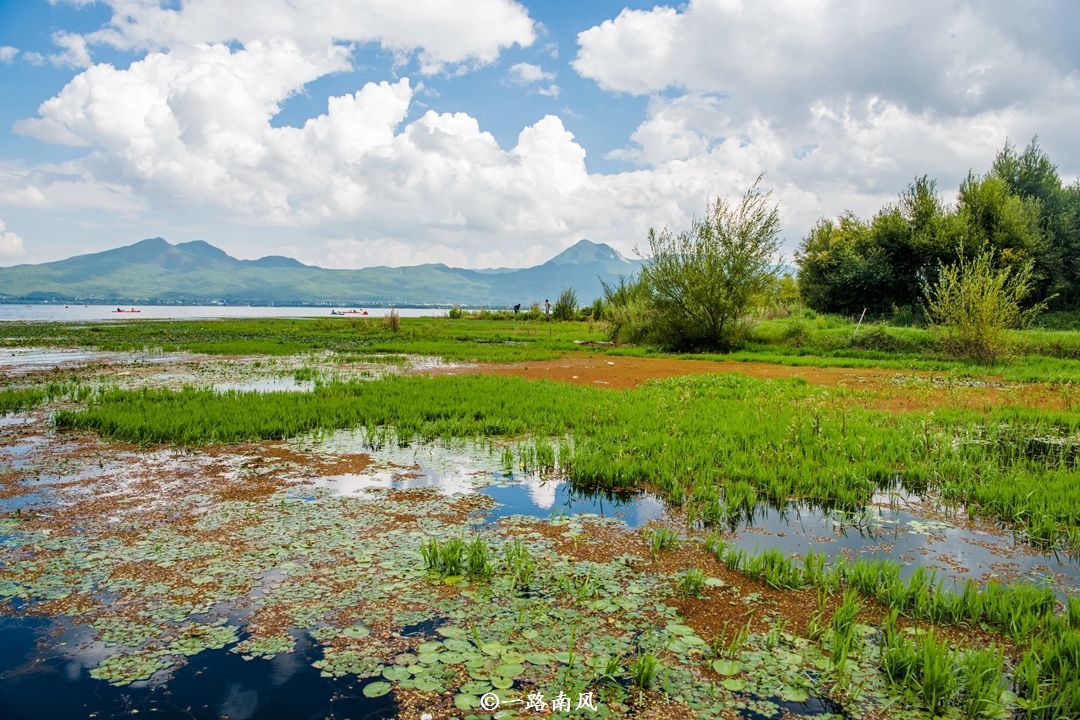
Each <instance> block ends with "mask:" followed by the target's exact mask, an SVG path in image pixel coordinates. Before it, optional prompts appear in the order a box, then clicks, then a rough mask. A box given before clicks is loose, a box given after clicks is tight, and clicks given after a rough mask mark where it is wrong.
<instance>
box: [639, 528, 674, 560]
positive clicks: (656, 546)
mask: <svg viewBox="0 0 1080 720" xmlns="http://www.w3.org/2000/svg"><path fill="white" fill-rule="evenodd" d="M641 536H642V539H644V541H645V546H646V547H648V548H649V552H650V553H652V556H653V557H654V558H655V557H657V556H658V555H659V554H660V553H661V552H664V551H667V550H674V549H676V548H677V547H679V534H678V533H677V532H675V531H674V530H672V529H671V528H666V527H653V528H646V529H645V530H643V531H642V532H641Z"/></svg>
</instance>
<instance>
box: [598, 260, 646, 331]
mask: <svg viewBox="0 0 1080 720" xmlns="http://www.w3.org/2000/svg"><path fill="white" fill-rule="evenodd" d="M603 288H604V319H605V320H606V321H607V323H608V337H610V338H611V339H612V340H614V341H615V342H618V343H647V342H650V341H651V340H652V339H653V337H654V334H655V332H654V328H655V325H656V309H655V307H654V306H653V302H652V290H651V288H650V287H649V285H648V284H647V283H646V282H645V281H644V280H643V279H642V278H641V277H640V276H639V277H637V278H626V277H620V278H619V281H618V283H617V284H614V285H608V284H607V283H604V284H603Z"/></svg>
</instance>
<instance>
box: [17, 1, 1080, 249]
mask: <svg viewBox="0 0 1080 720" xmlns="http://www.w3.org/2000/svg"><path fill="white" fill-rule="evenodd" d="M335 13H336V15H335ZM1078 26H1080V6H1078V5H1077V4H1076V3H1072V2H1069V1H1068V0H1045V1H1044V2H1040V3H1036V4H1033V5H1030V6H1027V7H1024V8H1016V7H1014V4H1013V3H1008V2H1004V0H1001V1H1000V2H998V1H993V2H985V3H970V2H959V1H958V2H930V1H929V0H918V1H917V2H912V3H907V4H904V5H903V6H901V5H898V4H891V3H879V4H858V5H855V6H852V5H851V4H849V3H845V2H842V0H822V2H818V3H804V2H797V1H796V0H778V1H776V2H753V3H751V2H740V1H739V0H692V1H691V2H689V3H684V4H679V5H670V6H669V5H662V4H656V3H651V2H650V3H627V2H587V3H564V2H524V3H521V2H515V1H514V0H461V1H460V2H457V3H445V2H436V1H435V0H416V1H415V2H412V3H409V4H402V3H400V2H390V0H335V1H334V2H330V0H308V2H298V3H288V2H285V0H260V1H259V2H255V0H233V2H230V3H219V2H213V0H177V1H174V2H164V3H162V4H161V5H160V6H158V5H155V4H154V3H153V2H145V1H144V0H102V1H101V2H93V1H88V0H78V1H75V0H55V1H54V2H48V1H46V0H23V1H21V2H13V1H11V0H0V92H2V95H0V97H2V98H3V101H2V102H0V264H15V263H22V262H40V261H47V260H54V259H59V258H62V257H66V256H69V255H72V254H77V253H81V252H92V251H97V250H102V249H106V248H109V247H115V246H117V245H121V244H127V243H130V242H134V241H136V240H139V239H141V238H143V237H148V236H162V237H165V238H167V239H169V240H171V241H174V242H180V241H186V240H191V239H206V240H208V241H210V242H213V243H215V244H217V245H219V246H220V247H222V248H224V249H225V250H227V251H228V252H230V253H232V254H234V255H236V256H239V257H258V256H261V255H265V254H287V255H293V256H295V257H298V258H300V259H302V260H304V261H305V262H310V263H317V264H322V265H328V266H359V265H371V264H411V263H415V262H426V261H443V262H448V263H451V264H459V265H473V266H491V265H528V264H532V263H535V262H539V261H542V260H543V259H545V258H546V257H550V256H551V255H553V254H555V253H556V252H558V251H559V250H561V249H562V248H564V247H566V246H568V245H570V244H572V243H573V242H575V241H576V240H578V239H580V238H582V237H588V238H590V239H593V240H597V241H604V242H608V243H610V244H612V245H613V246H615V247H616V248H617V249H619V250H620V251H623V252H625V253H629V252H631V251H632V249H633V248H634V246H635V245H636V244H638V243H639V242H641V241H642V239H643V238H644V236H645V232H646V230H647V229H648V227H650V226H654V225H655V226H660V225H669V226H673V227H678V226H679V225H681V224H685V223H686V222H687V221H688V220H689V218H690V217H691V216H692V215H693V214H695V213H700V212H701V211H702V210H703V209H704V207H705V205H706V203H707V202H708V201H709V200H710V198H715V197H726V198H731V197H735V196H737V195H739V194H740V193H741V192H742V191H743V190H744V189H745V188H746V187H747V186H748V185H749V184H750V183H751V182H752V181H753V180H754V178H755V177H757V176H758V175H759V174H762V173H764V177H765V179H764V184H765V186H766V187H767V188H768V189H771V190H772V191H773V192H774V197H775V199H776V201H777V202H778V204H779V206H780V209H781V215H782V218H783V224H784V235H785V249H786V251H787V253H788V256H789V257H790V254H791V251H792V250H793V249H794V248H795V247H796V245H797V243H798V241H799V239H800V238H801V237H802V236H803V235H804V234H805V232H806V230H807V229H808V228H809V226H810V225H811V224H812V223H813V222H814V220H816V219H817V218H819V217H822V216H832V215H836V214H839V213H840V212H842V211H844V210H845V209H851V210H854V211H856V212H860V213H869V212H872V211H873V210H874V209H875V208H877V207H879V206H880V205H881V204H882V203H884V202H888V201H890V200H891V199H892V198H894V197H895V195H896V193H897V192H898V191H900V190H901V189H902V187H903V186H904V185H905V184H906V183H907V182H909V181H910V180H911V179H912V178H913V177H915V176H916V175H921V174H923V173H929V174H931V175H933V176H935V177H937V178H938V179H939V182H940V187H941V188H942V189H943V191H944V193H945V195H946V197H947V198H948V196H949V195H950V193H951V192H953V191H954V189H955V187H956V185H957V184H958V183H959V181H960V179H961V178H962V177H963V176H964V175H965V174H966V173H967V171H968V170H969V169H973V170H975V171H976V172H981V171H983V170H985V169H986V168H987V167H988V166H989V163H990V161H991V160H992V157H993V154H994V152H995V151H996V149H997V148H999V147H1000V146H1001V145H1002V143H1004V141H1005V140H1006V139H1007V138H1011V139H1012V140H1013V141H1015V142H1019V143H1021V144H1022V143H1024V142H1026V141H1027V139H1028V138H1029V137H1031V136H1032V135H1034V134H1036V133H1038V134H1039V136H1040V140H1041V143H1042V145H1043V146H1044V148H1046V149H1047V150H1048V151H1049V152H1050V154H1051V157H1052V158H1053V159H1054V160H1055V161H1056V162H1057V163H1058V165H1059V169H1060V170H1061V172H1062V174H1063V175H1065V176H1066V177H1069V178H1072V177H1075V176H1076V175H1077V174H1078V173H1080V150H1078V145H1080V144H1078V143H1076V142H1075V140H1076V135H1075V128H1076V127H1078V126H1080V110H1078V108H1080V101H1078V100H1077V98H1078V95H1080V92H1078V87H1080V72H1078V67H1080V50H1078V49H1077V46H1076V44H1075V43H1074V42H1072V41H1071V40H1070V32H1069V30H1068V29H1069V28H1073V29H1075V28H1076V27H1078Z"/></svg>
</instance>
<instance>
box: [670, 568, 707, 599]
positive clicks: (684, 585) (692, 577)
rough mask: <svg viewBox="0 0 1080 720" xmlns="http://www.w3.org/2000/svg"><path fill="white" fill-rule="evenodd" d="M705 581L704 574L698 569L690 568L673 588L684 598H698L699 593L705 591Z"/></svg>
mask: <svg viewBox="0 0 1080 720" xmlns="http://www.w3.org/2000/svg"><path fill="white" fill-rule="evenodd" d="M705 579H706V578H705V573H703V572H702V571H701V570H700V569H698V568H690V569H689V570H687V571H686V572H684V573H683V574H682V575H680V576H679V580H678V582H677V583H676V584H675V587H676V589H677V590H678V591H679V593H680V594H682V595H685V596H686V597H700V596H701V591H702V590H704V589H705Z"/></svg>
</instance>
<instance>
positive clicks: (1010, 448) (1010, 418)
mask: <svg viewBox="0 0 1080 720" xmlns="http://www.w3.org/2000/svg"><path fill="white" fill-rule="evenodd" d="M828 392H829V391H827V390H825V389H823V388H817V387H813V386H809V385H807V384H806V383H805V382H801V381H798V380H787V381H767V380H757V379H754V378H747V377H741V376H734V375H719V376H696V377H683V378H670V379H667V380H664V381H660V382H654V383H650V384H649V385H646V386H644V387H641V388H638V389H635V390H627V391H619V390H602V389H597V388H591V387H582V386H569V385H563V384H556V383H548V382H529V381H525V380H522V379H518V378H504V377H491V376H456V377H446V376H440V377H415V376H408V377H388V378H384V379H381V380H376V381H370V382H353V383H345V382H331V383H329V384H326V385H321V386H319V387H317V388H315V389H314V390H313V391H312V392H310V393H284V392H277V393H262V394H257V393H240V392H229V393H223V394H222V393H214V392H211V391H209V390H194V389H185V390H181V391H179V392H172V391H167V390H111V391H104V392H102V393H101V394H100V395H98V396H97V397H95V398H93V399H92V400H91V402H90V404H89V407H88V408H87V409H86V410H84V411H74V412H73V411H64V412H59V413H58V414H57V416H56V421H57V423H58V425H60V426H61V427H71V428H86V429H93V430H97V431H98V432H100V433H101V434H102V435H105V436H106V437H109V438H113V439H118V440H125V441H131V442H136V443H141V444H155V443H179V444H202V443H215V442H239V441H258V440H264V439H280V438H287V437H294V436H298V435H303V434H306V433H311V432H314V431H317V430H320V429H338V428H349V427H364V428H367V429H369V431H370V433H371V434H372V435H373V436H374V435H376V434H379V433H381V434H383V436H384V438H385V440H386V441H387V442H397V443H398V444H400V445H404V444H408V443H410V442H412V441H415V440H431V439H435V438H493V437H510V438H517V439H518V440H517V453H516V458H515V464H516V465H517V466H518V467H525V468H529V470H530V471H535V472H540V473H541V474H543V473H548V472H557V473H559V474H560V475H561V476H563V477H565V478H567V479H568V480H570V481H571V482H573V483H574V484H575V485H576V486H578V487H579V488H582V489H593V490H603V491H606V492H612V493H626V492H637V491H640V490H642V489H644V488H651V489H654V490H657V491H659V492H660V493H661V494H662V495H664V497H665V498H666V499H667V500H668V501H669V502H672V503H674V504H676V505H684V506H685V507H686V510H687V513H688V514H689V515H690V516H691V517H692V518H695V519H698V520H701V521H703V522H705V523H713V524H727V525H734V524H737V523H738V522H741V521H742V520H744V519H745V518H746V517H747V516H748V515H749V514H751V513H752V511H753V508H754V507H756V506H757V505H758V504H759V503H761V502H768V503H773V504H785V503H787V502H789V501H790V500H791V499H793V498H795V499H802V500H803V501H805V502H810V503H812V504H815V505H817V506H819V507H821V508H823V509H839V510H844V511H848V512H858V511H859V510H860V509H861V508H862V507H863V506H864V505H865V504H866V503H867V502H868V501H869V500H870V498H871V496H872V495H873V493H874V492H875V491H876V490H878V489H882V488H892V487H895V485H896V483H897V479H898V478H899V479H900V481H901V483H902V484H903V485H904V486H905V487H911V488H915V489H917V490H918V491H920V492H921V491H923V490H925V489H927V488H935V489H937V490H938V491H939V493H940V495H941V496H942V498H943V500H944V501H946V502H949V503H954V504H964V505H965V507H966V509H967V510H968V511H969V512H972V513H977V514H984V515H988V516H992V517H995V518H999V519H1002V520H1005V521H1007V522H1011V523H1014V524H1016V525H1018V526H1020V527H1021V528H1028V529H1029V533H1030V535H1031V536H1032V537H1036V536H1037V538H1039V539H1041V540H1043V541H1045V542H1047V543H1050V544H1056V543H1061V542H1063V541H1065V540H1067V539H1069V538H1074V539H1075V538H1078V537H1080V534H1078V533H1077V528H1078V527H1080V483H1078V482H1076V479H1077V477H1078V469H1077V467H1076V466H1075V464H1074V463H1072V462H1071V461H1066V460H1065V459H1064V458H1065V456H1064V455H1063V453H1069V452H1072V450H1071V449H1069V448H1071V447H1072V446H1071V445H1067V444H1065V443H1062V444H1061V448H1062V449H1061V450H1053V448H1056V447H1058V445H1056V444H1054V443H1049V444H1047V443H1043V444H1044V445H1047V447H1049V448H1050V450H1048V451H1047V452H1042V453H1033V452H1031V449H1030V447H1031V444H1030V442H1029V440H1030V439H1031V438H1070V437H1075V436H1076V434H1077V433H1080V417H1077V416H1076V415H1075V414H1071V415H1070V414H1068V413H1054V412H1043V411H1034V410H1032V411H1020V410H1015V409H1003V410H992V411H989V412H986V413H975V412H968V411H945V410H942V411H938V412H936V413H934V414H933V415H931V414H921V413H909V414H903V415H891V414H887V413H882V412H874V411H869V410H858V409H852V408H847V407H843V406H842V404H833V403H823V402H821V400H822V398H824V397H826V396H827V394H828ZM808 407H810V408H812V409H813V411H812V412H808V411H807V408H808ZM716 418H724V422H723V423H719V424H718V423H717V422H716ZM530 438H531V439H530ZM536 438H539V439H536ZM545 438H563V440H556V441H552V440H548V439H545ZM504 463H506V456H504ZM779 570H784V571H786V570H787V569H786V568H772V569H771V570H770V572H772V573H773V576H774V577H776V578H777V580H778V581H780V582H783V579H782V578H780V577H779V576H777V575H776V573H777V572H778V571H779Z"/></svg>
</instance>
